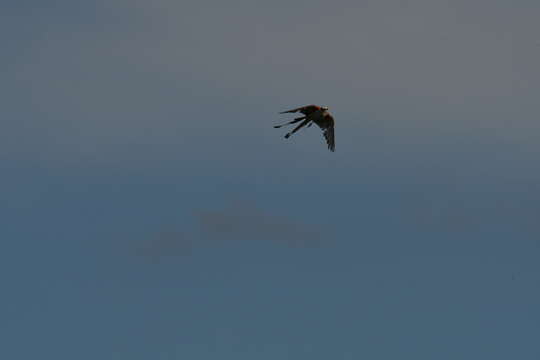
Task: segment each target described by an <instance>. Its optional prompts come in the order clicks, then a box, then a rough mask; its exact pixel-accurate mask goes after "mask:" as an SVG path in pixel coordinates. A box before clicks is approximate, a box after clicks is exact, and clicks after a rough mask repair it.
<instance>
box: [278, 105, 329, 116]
mask: <svg viewBox="0 0 540 360" xmlns="http://www.w3.org/2000/svg"><path fill="white" fill-rule="evenodd" d="M317 110H320V107H319V106H317V105H306V106H301V107H299V108H296V109H291V110H286V111H282V112H280V114H285V113H295V112H298V111H300V112H301V113H302V114H304V115H309V114H311V113H314V112H315V111H317Z"/></svg>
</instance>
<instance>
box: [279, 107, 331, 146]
mask: <svg viewBox="0 0 540 360" xmlns="http://www.w3.org/2000/svg"><path fill="white" fill-rule="evenodd" d="M295 112H301V113H302V114H304V116H300V117H297V118H295V119H294V120H292V121H289V122H288V123H285V124H281V125H276V126H274V128H276V129H278V128H280V127H282V126H285V125H290V124H294V123H297V122H299V121H302V120H303V121H302V122H301V123H300V125H298V126H297V127H295V128H294V129H293V130H292V131H289V132H288V133H287V134H285V139H288V138H289V137H290V136H291V135H292V134H294V133H295V132H297V131H298V130H300V129H301V128H303V127H304V126H306V125H307V127H310V126H311V125H312V124H313V123H315V124H317V125H318V126H319V127H320V128H321V130H322V131H323V135H324V138H325V139H326V143H327V144H328V149H330V151H335V150H336V144H335V140H334V118H333V117H332V115H330V113H329V112H328V108H327V107H326V106H317V105H306V106H302V107H299V108H296V109H292V110H287V111H282V112H280V114H286V113H295Z"/></svg>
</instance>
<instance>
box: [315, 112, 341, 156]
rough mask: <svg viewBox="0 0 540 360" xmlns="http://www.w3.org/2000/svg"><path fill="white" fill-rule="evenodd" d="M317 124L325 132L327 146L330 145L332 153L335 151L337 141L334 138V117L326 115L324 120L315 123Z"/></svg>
mask: <svg viewBox="0 0 540 360" xmlns="http://www.w3.org/2000/svg"><path fill="white" fill-rule="evenodd" d="M315 123H316V124H317V125H318V126H319V127H320V128H321V130H322V131H323V136H324V138H325V139H326V144H327V145H328V149H329V150H330V151H335V150H336V140H335V136H334V117H333V116H332V115H330V114H326V116H325V117H324V118H323V119H322V120H320V121H315Z"/></svg>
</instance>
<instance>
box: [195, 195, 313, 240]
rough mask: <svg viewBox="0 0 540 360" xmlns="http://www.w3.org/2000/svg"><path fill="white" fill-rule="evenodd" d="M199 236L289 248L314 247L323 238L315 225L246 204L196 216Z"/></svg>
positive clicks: (199, 212) (203, 212) (204, 212)
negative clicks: (267, 241)
mask: <svg viewBox="0 0 540 360" xmlns="http://www.w3.org/2000/svg"><path fill="white" fill-rule="evenodd" d="M195 216H196V218H197V221H198V223H199V226H200V229H201V231H202V233H203V234H204V235H205V236H206V237H208V238H210V239H218V240H251V241H257V240H269V241H275V242H277V243H281V244H284V245H287V246H289V247H301V248H305V247H316V246H319V245H320V244H321V242H322V240H323V238H324V236H323V230H322V229H321V228H319V227H318V226H308V225H307V224H304V223H302V222H299V221H295V220H293V219H290V218H287V217H284V216H276V215H272V214H269V213H267V212H264V211H262V210H260V209H258V208H256V207H252V206H249V205H235V206H232V207H229V208H227V209H224V210H213V211H198V212H196V213H195Z"/></svg>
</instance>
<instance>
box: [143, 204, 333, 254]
mask: <svg viewBox="0 0 540 360" xmlns="http://www.w3.org/2000/svg"><path fill="white" fill-rule="evenodd" d="M194 218H195V222H196V223H197V225H198V228H199V230H200V232H199V233H197V232H195V231H176V230H163V231H159V232H157V233H156V234H155V235H153V236H150V237H149V238H147V240H145V241H142V242H140V243H139V244H138V245H136V246H135V249H134V254H135V255H136V256H139V257H141V258H144V259H147V260H148V261H149V262H151V263H159V262H161V261H162V260H164V259H165V258H168V257H178V256H190V255H192V253H193V251H195V250H196V249H197V248H201V247H207V246H214V245H216V242H217V241H219V242H220V243H223V242H224V241H268V242H273V243H275V244H278V245H283V246H286V247H288V248H316V247H319V246H321V245H322V242H323V240H324V238H325V237H327V236H324V233H325V231H323V229H322V228H321V227H319V226H310V225H307V224H304V223H302V222H299V221H295V220H293V219H290V218H287V217H285V216H276V215H272V214H269V213H267V212H264V211H262V210H260V209H258V208H256V207H254V206H250V205H245V204H244V205H235V206H230V207H228V208H225V209H223V210H202V211H197V212H195V213H194Z"/></svg>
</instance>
